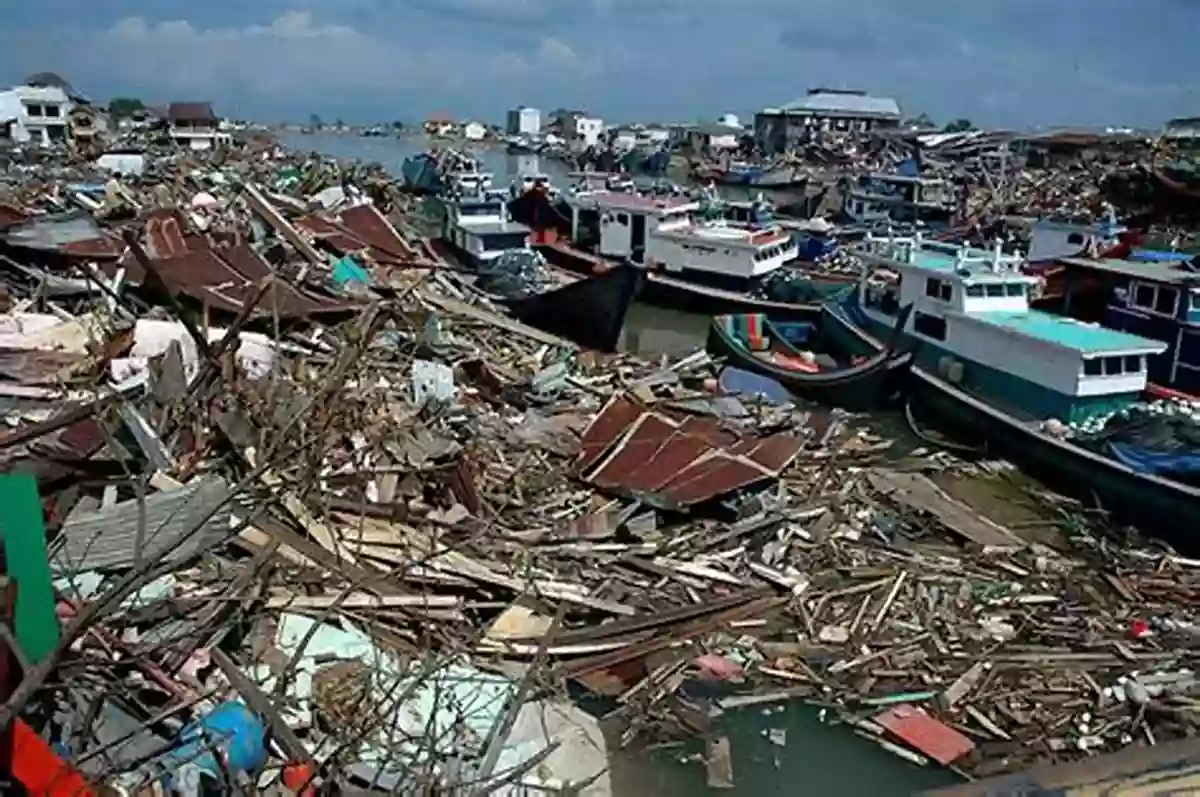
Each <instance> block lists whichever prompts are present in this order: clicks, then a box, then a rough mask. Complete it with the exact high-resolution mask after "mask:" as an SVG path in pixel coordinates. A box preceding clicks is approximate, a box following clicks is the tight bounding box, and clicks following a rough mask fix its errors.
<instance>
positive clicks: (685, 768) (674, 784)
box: [282, 134, 958, 797]
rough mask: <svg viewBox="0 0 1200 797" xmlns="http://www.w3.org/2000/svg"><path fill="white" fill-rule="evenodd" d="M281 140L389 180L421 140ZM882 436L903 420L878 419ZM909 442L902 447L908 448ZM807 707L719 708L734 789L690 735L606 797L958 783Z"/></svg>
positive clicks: (682, 319) (865, 796) (691, 330)
mask: <svg viewBox="0 0 1200 797" xmlns="http://www.w3.org/2000/svg"><path fill="white" fill-rule="evenodd" d="M282 143H283V144H284V145H285V146H287V147H289V148H291V149H293V150H296V151H316V152H319V153H321V154H323V155H327V156H332V157H337V158H347V159H355V160H360V161H364V162H378V163H380V164H382V165H383V166H384V167H385V168H387V169H388V170H389V171H390V172H391V173H393V174H398V173H399V171H400V166H401V164H402V163H403V161H404V159H405V158H406V157H408V156H410V155H413V154H416V153H419V152H423V151H425V150H426V148H427V147H428V145H429V141H428V140H427V139H426V138H425V137H424V136H406V137H397V138H369V137H360V136H353V135H321V134H316V135H292V136H285V137H283V139H282ZM474 154H475V155H476V156H477V157H478V158H479V160H480V162H481V164H482V166H483V169H484V170H486V171H490V172H492V173H493V175H494V176H495V183H496V185H498V186H502V185H507V184H508V183H509V182H510V181H511V180H513V179H515V178H518V177H520V176H523V175H527V174H533V173H542V174H546V175H548V176H549V177H550V178H551V180H552V181H555V182H558V183H560V184H563V183H566V182H568V181H569V180H570V178H569V176H568V173H569V171H571V167H570V166H568V165H567V164H564V163H562V162H561V161H558V160H555V159H551V158H545V157H539V156H538V155H510V154H508V153H507V152H506V151H505V150H504V148H503V146H498V147H497V146H492V147H478V148H476V149H475V151H474ZM708 323H709V319H708V318H707V317H703V316H697V315H691V314H687V313H681V312H676V311H669V310H662V309H658V308H654V307H650V306H647V305H640V304H639V305H635V306H634V307H633V308H631V310H630V312H629V314H628V316H627V319H626V325H625V329H624V332H623V334H622V344H621V345H622V348H623V350H625V351H627V352H629V353H634V354H638V355H641V356H644V357H657V356H666V357H680V356H683V355H686V354H688V353H691V352H693V351H695V350H696V349H697V348H700V347H702V346H704V343H705V337H706V335H707V331H708ZM880 424H881V425H882V426H883V427H885V428H887V429H888V430H889V431H898V432H899V431H902V428H901V427H902V426H903V424H902V423H900V424H897V423H896V422H895V421H894V419H886V418H885V419H881V420H880ZM909 443H910V445H909V446H906V447H905V448H911V440H910V441H909ZM818 717H819V713H818V709H817V708H815V707H812V706H807V705H801V704H796V703H794V702H792V703H788V702H782V703H778V704H769V705H762V706H754V707H747V708H742V709H738V710H735V711H730V712H727V713H726V714H725V715H724V716H723V717H721V718H719V719H718V720H717V721H716V722H715V725H714V729H713V732H712V735H723V736H725V737H726V738H728V739H729V741H730V751H731V760H732V771H733V783H734V785H733V788H710V787H709V786H708V785H706V771H705V764H704V761H703V754H704V744H703V741H702V740H701V739H692V740H688V741H686V742H683V743H681V744H678V745H672V746H669V747H664V748H658V749H654V750H649V751H641V752H636V753H635V752H629V751H621V752H618V753H616V754H614V755H613V756H612V758H611V763H612V770H611V777H612V784H613V793H614V795H615V797H638V796H639V795H648V794H653V795H656V797H698V796H699V795H705V794H712V795H718V794H719V795H729V796H730V797H738V796H739V795H755V797H768V795H780V796H781V797H782V795H798V794H801V795H813V796H814V797H834V796H835V795H836V797H892V795H896V796H897V797H900V795H910V794H916V793H920V792H922V791H924V790H927V789H932V788H936V787H939V786H944V785H947V784H950V783H955V782H957V781H958V778H957V776H956V775H954V774H953V773H951V772H948V771H946V770H942V769H939V768H937V767H930V768H922V767H919V766H916V765H914V764H912V763H910V762H908V761H906V760H903V759H901V758H899V757H897V756H895V755H893V754H891V753H888V752H886V751H884V750H882V749H881V748H879V747H878V746H877V745H875V744H874V743H872V742H870V741H867V740H864V739H862V738H859V737H858V736H856V735H854V733H853V732H852V731H851V730H850V729H849V728H847V727H845V726H830V725H826V724H823V723H822V722H821V721H820V720H819V719H818Z"/></svg>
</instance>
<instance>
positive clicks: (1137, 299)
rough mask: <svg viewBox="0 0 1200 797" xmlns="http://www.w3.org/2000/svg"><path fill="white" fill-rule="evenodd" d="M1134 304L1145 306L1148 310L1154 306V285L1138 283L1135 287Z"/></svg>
mask: <svg viewBox="0 0 1200 797" xmlns="http://www.w3.org/2000/svg"><path fill="white" fill-rule="evenodd" d="M1133 304H1134V306H1135V307H1145V308H1146V309H1147V310H1149V309H1150V308H1152V307H1154V286H1153V285H1138V286H1137V287H1136V288H1134V291H1133Z"/></svg>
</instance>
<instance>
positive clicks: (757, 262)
mask: <svg viewBox="0 0 1200 797" xmlns="http://www.w3.org/2000/svg"><path fill="white" fill-rule="evenodd" d="M566 203H567V206H568V207H569V209H570V213H571V239H572V240H573V241H576V242H579V243H581V244H583V245H585V246H590V248H591V250H592V251H593V252H594V253H595V254H597V255H600V256H602V257H608V258H616V259H620V260H630V261H632V262H634V263H640V264H642V265H644V266H645V267H646V268H647V269H651V270H655V271H661V272H663V273H664V274H667V275H671V276H675V277H678V278H680V279H683V280H686V281H689V282H695V283H697V284H701V285H707V286H711V287H717V288H723V289H728V290H745V289H746V288H747V287H749V285H750V284H751V283H752V282H753V281H754V280H756V279H758V278H760V277H763V276H765V275H767V274H769V273H771V272H773V271H775V270H776V269H778V268H779V267H781V266H782V265H784V263H786V262H787V261H788V260H791V259H793V258H795V257H796V245H795V243H794V242H793V241H792V238H791V235H789V234H788V232H787V231H786V230H784V229H782V228H781V227H779V226H777V225H774V224H768V225H765V226H759V225H745V224H738V223H736V222H730V221H727V220H716V221H700V220H698V219H697V218H696V216H697V214H698V213H699V212H700V210H701V205H700V203H699V202H696V201H695V200H692V199H689V198H687V197H672V196H644V195H639V194H631V193H623V192H615V191H591V192H584V193H579V194H575V195H573V196H570V197H568V198H567V200H566Z"/></svg>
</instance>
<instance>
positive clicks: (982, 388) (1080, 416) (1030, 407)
mask: <svg viewBox="0 0 1200 797" xmlns="http://www.w3.org/2000/svg"><path fill="white" fill-rule="evenodd" d="M863 319H864V321H865V327H866V331H867V332H869V333H870V334H871V335H872V336H873V337H875V338H879V339H881V340H882V339H884V338H886V337H887V335H888V334H890V333H891V329H890V328H889V327H887V326H885V325H883V324H881V323H879V322H877V321H875V320H874V319H869V318H866V317H865V316H864V317H863ZM908 337H909V339H910V340H912V339H913V338H912V336H908ZM916 342H917V343H918V348H917V350H916V351H917V364H918V365H919V366H920V367H922V368H924V369H926V370H927V371H929V372H930V373H933V374H937V375H939V376H941V377H942V378H946V377H945V368H944V367H943V366H944V363H945V362H947V361H954V362H958V363H961V364H962V369H963V375H962V380H961V381H960V382H958V383H957V384H958V386H959V387H961V388H962V389H964V390H966V391H967V392H969V393H972V394H974V395H977V396H980V397H981V398H983V399H985V400H987V401H988V402H990V403H992V404H995V405H997V406H999V407H1002V408H1004V410H1005V411H1006V412H1008V413H1010V414H1012V415H1013V416H1015V417H1017V418H1023V419H1026V420H1034V421H1045V420H1049V419H1051V418H1054V419H1056V420H1060V421H1064V422H1066V423H1082V422H1084V421H1087V420H1089V419H1091V418H1095V417H1098V416H1102V415H1109V414H1111V413H1113V412H1116V411H1117V410H1120V409H1122V408H1124V407H1128V406H1129V405H1130V404H1132V403H1133V402H1135V401H1137V400H1138V398H1139V394H1138V393H1136V392H1135V393H1115V394H1109V395H1103V396H1069V395H1066V394H1064V393H1059V392H1058V391H1056V390H1051V389H1049V388H1047V387H1044V386H1042V385H1039V384H1036V383H1034V382H1030V381H1029V380H1027V379H1023V378H1021V377H1019V376H1015V375H1013V374H1010V373H1007V372H1005V371H1001V370H999V369H997V368H992V367H990V366H986V365H981V364H979V363H977V362H973V361H971V360H967V359H964V358H963V357H962V356H961V355H958V354H955V353H954V352H952V351H950V350H948V349H946V348H943V347H941V346H938V345H937V344H934V343H928V342H926V341H923V340H920V341H916Z"/></svg>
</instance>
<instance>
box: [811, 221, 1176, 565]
mask: <svg viewBox="0 0 1200 797" xmlns="http://www.w3.org/2000/svg"><path fill="white" fill-rule="evenodd" d="M862 256H863V257H864V259H865V260H866V261H867V262H868V263H870V264H872V265H874V266H877V267H880V268H884V269H887V271H888V272H890V273H891V274H893V275H897V276H898V279H897V280H894V281H893V282H892V283H891V284H890V285H885V284H880V283H878V282H876V281H874V280H873V279H872V277H871V275H869V274H866V273H864V276H863V278H862V281H861V282H860V284H859V285H858V286H856V288H855V289H854V290H853V291H851V292H849V293H848V294H847V295H846V296H845V297H840V298H839V299H838V300H836V301H834V302H831V303H829V304H828V305H826V310H827V312H828V318H829V320H830V322H831V324H830V326H829V328H828V337H829V338H830V339H831V340H832V341H834V342H835V343H836V345H838V346H839V347H841V348H842V349H843V350H844V351H846V352H848V353H853V354H860V355H870V354H875V353H877V352H879V351H880V350H881V349H884V348H886V344H885V343H884V342H883V341H884V340H885V336H886V335H888V333H889V332H890V331H891V329H892V326H893V324H894V322H895V320H896V317H897V314H898V312H899V309H900V307H901V306H902V305H903V304H911V305H913V312H912V316H911V318H910V319H909V320H908V321H907V323H906V325H905V327H904V332H905V336H906V338H907V339H908V340H910V341H911V342H912V343H913V344H915V345H916V348H915V349H914V351H915V355H916V359H915V361H914V364H913V366H912V368H911V370H910V372H909V375H908V377H907V380H906V384H907V393H908V396H909V400H910V402H911V406H914V407H919V408H920V409H921V410H922V411H924V412H927V413H929V414H931V415H932V416H933V417H934V418H935V419H937V420H939V421H941V422H943V423H944V424H946V425H947V426H950V427H952V428H955V429H959V430H968V431H969V432H970V433H972V434H974V435H978V436H981V437H982V438H983V439H984V440H986V441H987V443H988V446H989V448H994V449H995V450H996V451H997V453H1001V454H1003V455H1007V456H1008V457H1009V458H1011V459H1012V460H1013V461H1014V462H1017V463H1019V464H1021V465H1024V466H1025V467H1026V468H1027V469H1029V470H1030V471H1032V472H1035V473H1037V474H1038V475H1041V476H1044V477H1047V478H1049V479H1050V480H1052V481H1055V482H1057V483H1059V484H1062V485H1063V486H1065V487H1067V489H1073V490H1074V491H1075V492H1077V493H1080V494H1081V495H1082V497H1084V498H1086V499H1088V500H1089V501H1090V500H1093V499H1096V498H1098V499H1099V501H1100V502H1101V503H1102V505H1103V506H1104V508H1105V509H1109V510H1112V511H1115V512H1118V513H1121V514H1123V515H1124V516H1126V517H1130V518H1136V519H1138V520H1139V521H1140V522H1147V521H1149V522H1152V523H1154V524H1156V527H1154V528H1155V531H1156V532H1157V533H1159V534H1160V535H1162V536H1164V537H1167V538H1171V539H1172V541H1173V542H1179V541H1181V540H1186V539H1187V538H1186V536H1185V535H1186V534H1188V533H1190V532H1192V531H1193V527H1192V526H1191V522H1192V521H1191V518H1194V517H1195V515H1194V513H1195V512H1196V510H1197V509H1198V508H1200V489H1198V488H1197V487H1195V486H1191V485H1189V484H1186V483H1184V482H1182V481H1179V480H1177V479H1173V478H1167V477H1165V476H1163V475H1160V474H1158V473H1155V472H1149V471H1148V470H1144V469H1139V468H1138V467H1135V466H1132V465H1131V464H1130V463H1131V462H1133V461H1134V459H1132V458H1130V457H1125V458H1124V459H1123V460H1119V459H1117V458H1116V457H1114V456H1112V455H1111V454H1109V453H1106V452H1104V451H1098V450H1093V449H1091V448H1089V447H1087V446H1085V445H1084V444H1083V443H1082V438H1080V437H1076V436H1074V435H1073V432H1072V430H1073V429H1076V428H1079V427H1081V426H1086V425H1087V424H1089V423H1090V422H1092V420H1093V419H1097V418H1104V417H1108V416H1111V415H1112V413H1114V412H1121V411H1125V410H1127V409H1129V408H1130V407H1132V406H1133V405H1134V404H1135V402H1137V401H1138V400H1139V398H1140V397H1141V395H1142V393H1143V391H1144V389H1145V387H1146V384H1147V381H1146V376H1147V367H1146V359H1147V358H1148V357H1151V356H1155V355H1158V354H1161V353H1162V352H1163V351H1164V350H1165V349H1166V346H1165V344H1163V343H1161V342H1159V341H1154V340H1149V339H1147V338H1142V337H1138V336H1135V335H1130V334H1128V333H1124V332H1119V331H1114V330H1108V329H1104V328H1102V327H1098V326H1095V325H1090V324H1085V323H1082V322H1079V321H1075V320H1073V319H1068V318H1062V317H1058V316H1054V315H1050V314H1047V313H1042V312H1038V311H1037V310H1031V309H1030V307H1029V304H1028V299H1029V289H1030V287H1031V286H1032V285H1033V284H1034V281H1035V279H1036V278H1033V277H1030V276H1028V275H1026V274H1023V273H1022V272H1021V271H1020V265H1021V263H1022V262H1023V258H1022V257H1021V256H1020V254H1019V253H1016V254H1011V255H1006V254H1004V253H1003V252H1002V251H1001V247H1000V245H999V244H997V245H996V247H995V248H994V249H993V250H992V251H990V252H989V251H987V250H977V249H975V250H973V249H968V248H966V247H959V248H955V247H953V246H949V245H945V244H934V243H928V242H924V241H923V240H922V239H921V236H920V235H917V236H915V237H913V238H908V239H897V238H894V237H892V236H888V237H887V238H875V237H871V238H869V239H867V240H866V241H865V242H864V249H863V252H862ZM1192 544H1193V547H1194V542H1193V543H1192Z"/></svg>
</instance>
